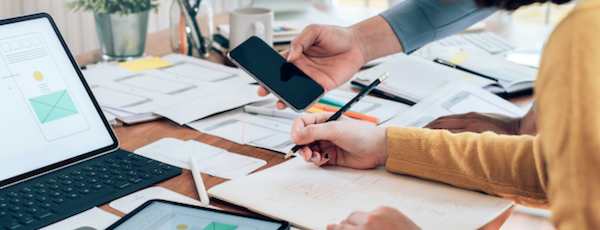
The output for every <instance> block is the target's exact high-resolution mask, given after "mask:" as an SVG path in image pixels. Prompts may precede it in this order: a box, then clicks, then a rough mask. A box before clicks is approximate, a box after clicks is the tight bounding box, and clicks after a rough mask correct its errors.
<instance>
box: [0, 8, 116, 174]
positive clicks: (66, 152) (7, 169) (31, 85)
mask: <svg viewBox="0 0 600 230" xmlns="http://www.w3.org/2000/svg"><path fill="white" fill-rule="evenodd" d="M64 44H65V43H64V40H63V39H62V37H60V35H59V33H58V31H57V30H56V26H55V25H54V22H53V21H52V20H51V19H50V17H49V16H48V15H47V14H36V15H30V16H25V17H20V18H15V19H8V20H3V21H0V106H2V108H1V109H0V143H1V144H0V186H3V185H6V184H9V183H13V182H15V181H18V180H21V179H24V178H27V177H29V176H34V175H36V174H39V173H43V172H45V171H48V170H51V169H54V168H57V167H60V166H64V165H67V164H70V163H73V162H76V161H78V160H82V159H85V158H87V157H90V156H93V155H96V154H101V153H103V152H106V151H108V150H111V149H114V148H116V147H117V146H118V141H117V139H116V137H115V136H114V134H113V132H112V129H111V128H110V126H109V125H108V124H107V122H105V121H104V118H103V117H102V115H100V114H101V112H100V110H99V107H98V105H97V103H96V102H95V101H94V99H92V97H91V93H90V90H89V88H87V85H86V84H85V82H84V80H83V78H82V77H81V72H80V71H79V69H78V66H77V65H76V64H75V62H74V61H73V59H72V56H71V54H70V52H69V51H68V49H67V48H66V46H65V45H64Z"/></svg>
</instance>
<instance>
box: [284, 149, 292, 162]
mask: <svg viewBox="0 0 600 230" xmlns="http://www.w3.org/2000/svg"><path fill="white" fill-rule="evenodd" d="M292 155H294V150H290V151H288V152H287V153H286V154H285V156H283V159H284V160H286V159H288V158H290V157H291V156H292Z"/></svg>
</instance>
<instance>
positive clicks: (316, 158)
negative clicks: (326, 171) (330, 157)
mask: <svg viewBox="0 0 600 230" xmlns="http://www.w3.org/2000/svg"><path fill="white" fill-rule="evenodd" d="M320 160H321V153H319V152H317V151H313V155H312V157H311V158H310V161H312V163H314V164H315V165H317V166H318V163H319V161H320Z"/></svg>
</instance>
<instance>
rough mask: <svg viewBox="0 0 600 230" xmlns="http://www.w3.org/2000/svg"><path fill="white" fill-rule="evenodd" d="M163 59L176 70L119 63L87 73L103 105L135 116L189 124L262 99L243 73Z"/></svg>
mask: <svg viewBox="0 0 600 230" xmlns="http://www.w3.org/2000/svg"><path fill="white" fill-rule="evenodd" d="M163 59H164V60H165V61H168V62H170V63H174V66H171V67H166V68H162V69H152V70H146V71H140V72H132V71H130V70H128V69H126V68H124V67H121V66H118V65H116V64H98V65H94V66H90V67H88V69H86V70H84V71H82V72H83V73H84V75H85V76H86V80H88V82H89V83H90V85H92V91H93V92H94V95H95V96H96V97H97V99H98V101H99V103H100V104H101V105H103V106H106V107H111V108H115V109H120V110H124V111H127V112H130V113H133V114H142V113H155V114H158V115H161V116H164V117H167V118H169V119H171V120H173V121H175V122H177V123H179V124H185V123H188V122H191V121H194V120H197V119H200V118H203V117H206V116H209V115H212V114H215V113H218V112H222V111H226V110H229V109H233V108H236V107H240V106H243V105H245V104H248V103H251V102H254V101H258V100H261V99H262V98H260V97H259V96H258V95H257V94H256V89H257V88H258V86H256V85H250V83H252V82H254V80H253V79H252V78H251V77H249V76H247V74H246V73H244V72H243V71H241V70H239V69H236V68H231V67H226V66H223V65H219V64H216V63H211V62H208V61H205V60H200V59H197V58H191V57H187V56H185V55H179V54H171V55H167V56H164V57H163Z"/></svg>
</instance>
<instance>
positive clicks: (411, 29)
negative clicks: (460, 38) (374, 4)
mask: <svg viewBox="0 0 600 230" xmlns="http://www.w3.org/2000/svg"><path fill="white" fill-rule="evenodd" d="M494 12H496V9H477V7H476V6H475V3H474V2H473V0H455V1H448V0H404V1H403V2H400V3H398V4H396V5H395V6H393V7H391V8H390V9H388V10H386V11H384V12H383V13H381V16H382V17H383V18H385V20H387V22H388V23H389V24H390V26H391V27H392V29H393V30H394V33H395V34H396V36H397V37H398V40H400V43H401V44H402V48H404V52H406V53H409V52H412V51H414V50H415V49H418V48H419V47H421V46H423V45H425V44H427V43H430V42H432V41H435V40H438V39H441V38H444V37H447V36H450V35H452V34H455V33H458V32H460V31H463V30H464V29H466V28H469V26H471V25H473V24H475V23H477V22H479V21H481V20H483V19H485V18H486V17H488V16H490V15H491V14H493V13H494Z"/></svg>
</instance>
